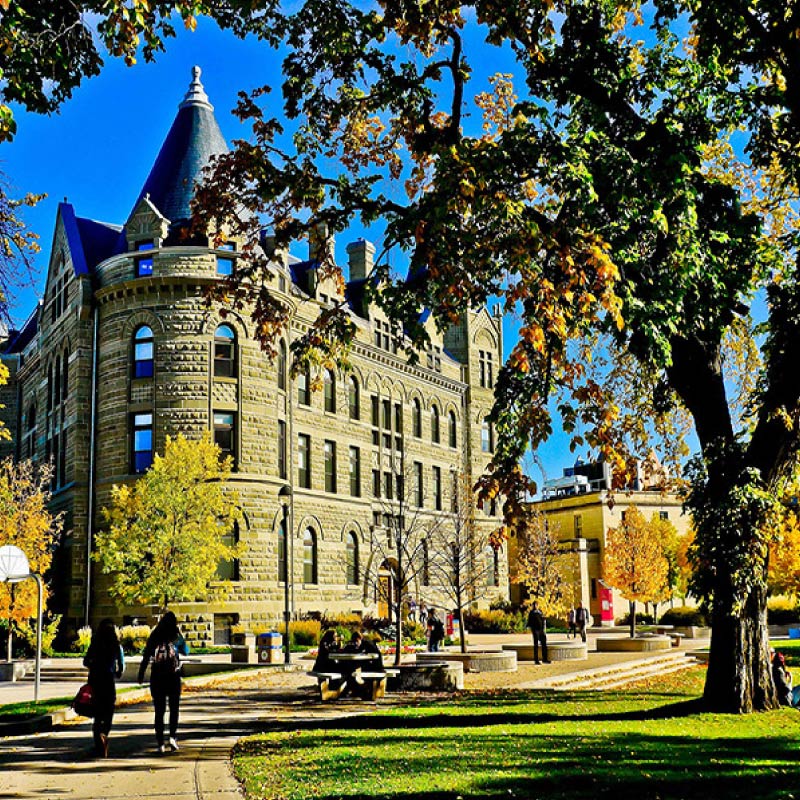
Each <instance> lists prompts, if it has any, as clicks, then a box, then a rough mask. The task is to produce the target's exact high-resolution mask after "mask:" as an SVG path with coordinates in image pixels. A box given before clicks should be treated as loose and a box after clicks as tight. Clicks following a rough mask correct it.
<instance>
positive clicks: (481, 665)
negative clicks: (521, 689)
mask: <svg viewBox="0 0 800 800" xmlns="http://www.w3.org/2000/svg"><path fill="white" fill-rule="evenodd" d="M436 661H447V662H458V663H459V664H463V667H464V671H465V672H516V670H517V654H516V653H513V652H509V651H506V650H504V651H497V650H485V651H482V652H480V651H472V652H467V653H455V652H450V651H447V650H444V651H442V652H440V653H417V664H430V663H433V662H436Z"/></svg>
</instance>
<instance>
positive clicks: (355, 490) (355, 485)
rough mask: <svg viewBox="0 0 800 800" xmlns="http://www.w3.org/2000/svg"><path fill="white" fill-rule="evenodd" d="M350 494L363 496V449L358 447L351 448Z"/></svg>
mask: <svg viewBox="0 0 800 800" xmlns="http://www.w3.org/2000/svg"><path fill="white" fill-rule="evenodd" d="M350 494H351V495H352V496H353V497H361V451H360V450H359V449H358V448H357V447H351V448H350Z"/></svg>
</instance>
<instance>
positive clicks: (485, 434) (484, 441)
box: [481, 419, 494, 453]
mask: <svg viewBox="0 0 800 800" xmlns="http://www.w3.org/2000/svg"><path fill="white" fill-rule="evenodd" d="M481 450H482V451H483V452H484V453H493V452H494V430H493V428H492V423H491V422H489V420H488V419H485V420H484V421H483V423H482V424H481Z"/></svg>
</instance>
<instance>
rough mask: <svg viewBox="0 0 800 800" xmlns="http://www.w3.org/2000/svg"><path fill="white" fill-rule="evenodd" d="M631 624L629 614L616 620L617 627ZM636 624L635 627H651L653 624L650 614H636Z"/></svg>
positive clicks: (638, 612) (641, 612) (640, 612)
mask: <svg viewBox="0 0 800 800" xmlns="http://www.w3.org/2000/svg"><path fill="white" fill-rule="evenodd" d="M630 624H631V615H630V613H628V614H626V615H625V616H624V617H620V618H619V619H618V620H617V625H630ZM636 624H637V625H652V624H653V615H652V614H645V613H644V612H643V611H637V612H636Z"/></svg>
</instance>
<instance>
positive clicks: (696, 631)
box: [675, 625, 711, 639]
mask: <svg viewBox="0 0 800 800" xmlns="http://www.w3.org/2000/svg"><path fill="white" fill-rule="evenodd" d="M675 633H682V634H683V635H684V636H685V637H686V638H687V639H707V638H708V637H709V636H711V628H706V627H704V626H702V625H685V626H684V625H681V626H678V627H676V628H675Z"/></svg>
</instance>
